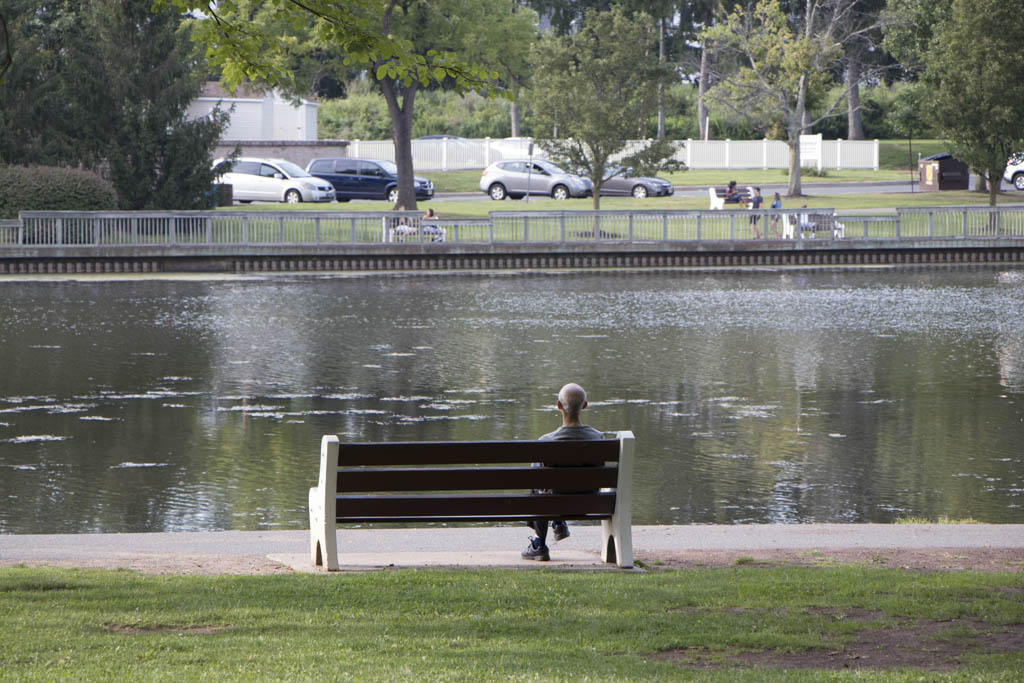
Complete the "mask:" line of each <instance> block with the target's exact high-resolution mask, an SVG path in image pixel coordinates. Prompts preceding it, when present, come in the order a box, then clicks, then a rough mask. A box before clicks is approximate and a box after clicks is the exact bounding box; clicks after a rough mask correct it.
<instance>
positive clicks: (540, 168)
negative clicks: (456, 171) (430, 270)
mask: <svg viewBox="0 0 1024 683" xmlns="http://www.w3.org/2000/svg"><path fill="white" fill-rule="evenodd" d="M480 191H481V192H486V193H487V194H488V195H490V197H491V199H494V200H497V201H500V200H502V199H504V198H505V197H511V198H512V199H521V198H522V197H525V196H526V195H528V194H539V195H548V196H550V197H552V198H553V199H568V198H569V197H589V196H590V195H592V194H593V193H594V184H593V183H592V182H590V179H589V178H583V177H581V176H578V175H573V174H572V173H566V172H565V171H563V170H562V169H560V168H558V167H557V166H555V165H554V164H552V163H551V162H550V161H540V160H535V161H499V162H498V163H496V164H491V165H490V166H488V167H487V168H485V169H484V172H483V175H481V176H480Z"/></svg>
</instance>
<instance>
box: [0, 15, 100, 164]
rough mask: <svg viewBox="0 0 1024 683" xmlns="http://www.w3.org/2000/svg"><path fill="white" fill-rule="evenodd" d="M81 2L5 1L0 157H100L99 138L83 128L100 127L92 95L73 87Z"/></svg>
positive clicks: (67, 160) (87, 160)
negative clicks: (82, 94) (5, 61)
mask: <svg viewBox="0 0 1024 683" xmlns="http://www.w3.org/2000/svg"><path fill="white" fill-rule="evenodd" d="M80 5H81V3H80V2H79V1H78V0H64V1H60V2H54V3H47V4H46V5H44V6H42V7H40V6H39V4H38V3H35V2H31V0H7V2H5V3H4V15H5V18H6V19H7V36H8V46H7V49H8V51H9V53H10V63H9V68H8V70H7V73H6V75H5V77H4V79H3V81H0V162H3V163H7V164H20V165H27V164H42V165H50V166H55V165H58V164H68V165H76V166H79V165H80V166H85V167H88V168H93V167H95V165H96V164H97V163H98V161H99V150H98V145H97V141H96V140H95V139H94V138H93V137H92V136H91V135H86V134H85V133H84V132H83V131H86V130H93V129H95V128H97V127H98V126H96V125H94V124H93V123H92V122H91V120H90V119H91V117H92V114H93V113H94V112H92V111H91V110H90V109H89V104H90V102H91V100H88V99H87V100H86V101H85V102H82V101H79V98H78V93H77V92H76V89H77V87H78V84H79V83H80V80H81V73H79V72H78V70H79V69H80V67H81V66H82V60H81V59H79V58H77V56H76V55H77V54H78V52H79V46H80V45H82V43H83V37H82V32H83V27H82V25H81V22H80V21H79V14H78V13H79V8H80ZM85 75H86V76H88V75H89V74H88V71H86V74H85ZM101 93H102V90H100V91H98V92H96V93H95V96H99V95H100V94H101ZM86 94H87V95H88V94H89V93H88V92H87V93H86Z"/></svg>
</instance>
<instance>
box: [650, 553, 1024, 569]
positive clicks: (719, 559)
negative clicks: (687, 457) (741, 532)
mask: <svg viewBox="0 0 1024 683" xmlns="http://www.w3.org/2000/svg"><path fill="white" fill-rule="evenodd" d="M636 559H637V560H638V561H640V562H642V563H643V565H644V566H645V568H647V569H652V570H657V569H717V568H723V567H748V568H751V567H753V568H756V567H828V566H836V565H849V564H853V565H860V566H866V567H880V568H885V569H907V570H915V571H985V572H1024V551H1022V550H1020V549H1019V548H845V549H828V550H743V551H731V550H711V551H707V550H701V551H690V550H677V551H659V552H657V553H642V552H640V553H637V554H636Z"/></svg>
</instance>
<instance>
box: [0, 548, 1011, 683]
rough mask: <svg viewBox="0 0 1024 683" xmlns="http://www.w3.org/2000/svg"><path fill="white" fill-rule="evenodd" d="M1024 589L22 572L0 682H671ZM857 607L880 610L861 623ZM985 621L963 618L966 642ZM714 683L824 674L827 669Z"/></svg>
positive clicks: (959, 613) (999, 585) (1004, 620)
mask: <svg viewBox="0 0 1024 683" xmlns="http://www.w3.org/2000/svg"><path fill="white" fill-rule="evenodd" d="M1022 590H1024V574H1020V573H1005V574H982V573H971V572H957V573H939V572H935V573H924V574H922V573H914V572H904V571H899V570H889V569H875V568H858V567H823V568H809V569H808V568H803V569H796V568H775V569H764V568H742V567H737V568H735V569H729V570H688V571H663V572H652V573H621V572H570V571H558V570H556V571H548V570H520V571H514V570H513V571H509V570H479V571H469V570H460V571H443V570H419V571H416V570H402V571H377V572H363V573H352V574H340V575H334V576H323V575H275V576H217V577H202V576H143V575H140V574H135V573H131V572H127V571H115V572H111V571H97V570H56V569H43V568H24V567H20V568H7V569H0V625H2V627H3V632H4V645H3V647H2V648H0V679H3V680H12V681H13V680H17V681H26V680H50V679H54V678H60V677H73V678H74V679H75V680H80V681H90V680H116V679H119V678H120V679H131V680H147V681H148V680H174V681H180V680H198V679H201V678H202V679H207V680H232V679H243V678H244V679H256V680H295V679H301V680H314V679H316V680H358V681H365V680H396V681H397V680H403V681H405V680H460V681H461V680H508V679H518V680H565V681H570V680H571V681H579V680H656V679H659V678H660V679H665V678H673V679H674V678H681V677H683V676H685V675H687V672H685V671H684V670H683V669H680V668H678V667H677V666H676V665H675V664H672V663H669V662H664V661H654V660H651V659H649V658H648V655H650V654H652V653H655V652H659V651H663V650H669V649H673V648H694V649H695V650H696V651H699V653H700V654H701V655H702V656H703V657H704V658H708V657H710V658H711V659H713V660H714V659H721V660H723V661H728V658H729V656H730V653H736V652H739V651H748V650H753V651H803V650H808V649H823V652H832V651H836V650H839V649H841V648H842V647H843V643H844V642H846V641H847V640H849V639H850V638H852V637H853V635H854V632H855V631H856V630H858V629H863V628H887V627H890V628H891V627H894V626H895V625H896V623H897V621H898V620H905V619H918V618H920V619H929V620H952V619H959V620H965V622H966V621H970V622H984V624H985V626H984V628H986V629H994V630H999V629H1000V627H1001V626H1003V625H1006V624H1019V623H1021V621H1022V620H1024V604H1022V603H1021V601H1020V599H1019V595H1020V592H1021V591H1022ZM853 609H858V610H867V611H868V612H870V613H873V614H876V615H877V616H875V617H871V618H870V619H868V622H867V623H865V621H863V620H857V619H849V618H846V617H845V616H844V615H846V614H847V613H849V612H850V611H851V610H853ZM901 625H902V626H903V627H906V625H907V622H906V621H903V622H902V624H901ZM975 628H977V626H976V624H974V623H972V624H971V625H970V626H967V625H966V624H965V626H964V627H963V634H962V636H963V637H965V638H966V637H969V634H970V633H971V632H974V629H975ZM937 645H938V643H937ZM966 667H967V668H966V670H965V671H964V672H962V673H965V674H967V675H968V676H975V677H977V676H981V677H984V678H985V680H1013V677H1014V676H1015V675H1016V673H1017V672H1019V671H1021V670H1024V653H1016V654H1011V655H1002V656H994V655H985V654H978V655H972V656H969V657H967V658H966ZM905 673H906V672H903V674H901V673H899V672H895V673H892V674H891V675H886V674H884V673H880V672H875V673H872V674H871V675H870V676H868V677H866V678H865V677H863V676H860V677H857V676H855V675H853V674H851V678H852V677H857V678H860V679H861V680H867V679H868V678H869V679H871V680H887V679H888V680H905V677H904V674H905ZM690 674H694V672H690ZM700 675H701V677H702V678H704V679H705V680H723V681H726V680H728V681H734V680H749V681H754V680H758V681H760V680H765V677H766V676H767V677H768V678H770V679H776V680H820V679H821V675H822V672H814V671H804V672H789V673H785V672H777V673H776V674H774V675H771V674H770V672H766V671H763V670H737V669H731V670H724V671H722V672H718V673H716V672H713V671H712V672H707V671H705V672H701V674H700ZM832 675H834V676H836V677H839V678H845V676H844V675H843V674H841V673H836V674H832ZM940 678H942V677H941V676H939V675H933V674H929V675H928V680H938V679H940Z"/></svg>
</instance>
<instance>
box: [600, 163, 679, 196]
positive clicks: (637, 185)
mask: <svg viewBox="0 0 1024 683" xmlns="http://www.w3.org/2000/svg"><path fill="white" fill-rule="evenodd" d="M607 173H608V174H609V175H610V176H611V177H610V178H608V179H607V180H605V181H604V182H603V183H601V196H602V197H616V196H618V197H629V196H632V197H634V198H636V199H646V198H647V197H668V196H671V195H672V193H673V192H674V191H675V189H674V188H673V187H672V183H670V182H669V181H667V180H665V179H664V178H653V177H646V176H638V175H633V169H632V168H622V167H621V166H615V167H612V168H610V169H608V171H607Z"/></svg>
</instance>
